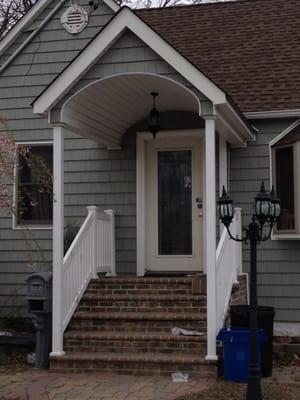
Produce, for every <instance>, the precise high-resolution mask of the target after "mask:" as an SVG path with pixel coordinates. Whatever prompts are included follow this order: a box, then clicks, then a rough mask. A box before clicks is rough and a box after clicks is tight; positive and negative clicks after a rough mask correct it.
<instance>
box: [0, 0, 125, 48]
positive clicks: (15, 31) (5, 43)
mask: <svg viewBox="0 0 300 400" xmlns="http://www.w3.org/2000/svg"><path fill="white" fill-rule="evenodd" d="M102 1H103V3H105V4H106V5H107V6H108V7H109V8H111V9H112V10H113V11H114V12H118V11H119V9H120V7H119V6H118V4H117V3H115V1H114V0H102ZM52 2H53V0H38V1H37V2H36V3H35V5H34V6H33V7H32V8H31V9H30V10H29V11H28V12H27V14H25V15H24V16H23V18H21V19H20V21H19V22H17V24H16V25H15V26H14V27H13V28H12V29H11V30H10V31H9V32H8V33H7V34H6V35H5V36H4V37H3V39H2V40H1V41H0V54H2V53H3V52H4V51H5V50H6V49H7V48H8V47H9V46H10V45H11V43H12V41H13V40H14V39H15V38H16V37H17V36H18V35H19V34H20V33H22V31H23V30H24V29H26V27H27V26H28V25H29V24H30V23H31V22H32V21H33V20H34V19H35V18H36V17H37V16H38V15H39V14H41V13H42V12H43V11H44V10H45V8H46V7H47V6H48V5H50V4H51V3H52ZM50 12H51V10H50ZM42 23H43V21H42V22H41V24H42Z"/></svg>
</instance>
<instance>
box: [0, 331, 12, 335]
mask: <svg viewBox="0 0 300 400" xmlns="http://www.w3.org/2000/svg"><path fill="white" fill-rule="evenodd" d="M0 336H12V334H11V333H10V332H5V331H0Z"/></svg>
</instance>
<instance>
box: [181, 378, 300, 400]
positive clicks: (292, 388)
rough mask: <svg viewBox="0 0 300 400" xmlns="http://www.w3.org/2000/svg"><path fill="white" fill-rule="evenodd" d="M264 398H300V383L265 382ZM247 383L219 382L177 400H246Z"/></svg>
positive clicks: (281, 399)
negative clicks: (203, 390) (207, 388)
mask: <svg viewBox="0 0 300 400" xmlns="http://www.w3.org/2000/svg"><path fill="white" fill-rule="evenodd" d="M262 392H263V396H264V400H299V399H300V383H298V384H296V385H295V384H292V383H289V384H286V383H279V382H276V381H268V382H263V384H262ZM245 394H246V385H243V384H236V383H231V382H218V383H216V385H214V386H213V387H212V388H211V389H209V390H207V391H205V392H203V393H200V394H193V395H191V396H184V397H181V398H178V399H177V400H245Z"/></svg>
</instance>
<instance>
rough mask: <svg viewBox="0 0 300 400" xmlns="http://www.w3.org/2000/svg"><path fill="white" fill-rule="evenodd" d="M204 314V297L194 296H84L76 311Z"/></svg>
mask: <svg viewBox="0 0 300 400" xmlns="http://www.w3.org/2000/svg"><path fill="white" fill-rule="evenodd" d="M178 310H180V311H181V312H187V313H188V312H193V313H205V312H206V297H205V296H196V295H180V296H173V295H135V296H134V295H95V294H85V295H84V296H83V297H82V299H81V301H80V303H79V306H78V311H91V312H155V313H157V312H159V313H160V312H178Z"/></svg>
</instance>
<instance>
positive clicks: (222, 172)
mask: <svg viewBox="0 0 300 400" xmlns="http://www.w3.org/2000/svg"><path fill="white" fill-rule="evenodd" d="M227 168H228V166H227V142H226V139H224V137H223V136H220V135H219V195H220V196H221V195H222V190H223V186H224V187H225V189H226V190H227V179H228V173H227ZM224 228H225V227H224V225H223V224H220V236H221V234H222V232H223V229H224Z"/></svg>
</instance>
